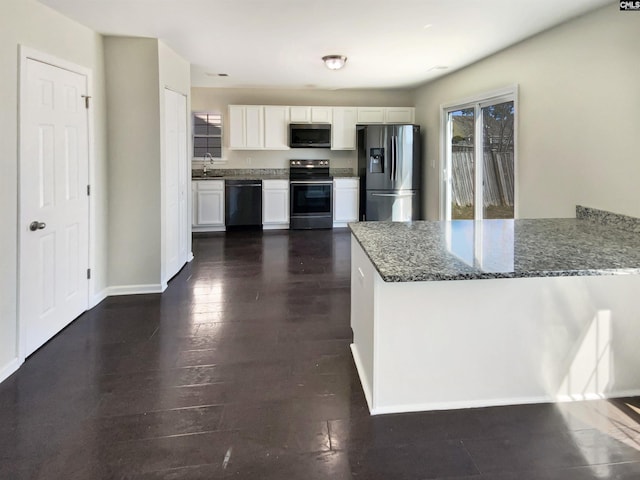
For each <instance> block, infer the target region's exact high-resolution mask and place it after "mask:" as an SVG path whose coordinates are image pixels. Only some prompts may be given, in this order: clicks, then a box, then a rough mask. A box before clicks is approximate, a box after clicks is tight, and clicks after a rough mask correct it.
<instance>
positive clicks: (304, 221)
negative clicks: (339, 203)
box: [289, 180, 333, 228]
mask: <svg viewBox="0 0 640 480" xmlns="http://www.w3.org/2000/svg"><path fill="white" fill-rule="evenodd" d="M332 190H333V182H332V181H326V180H291V182H290V189H289V192H290V211H289V212H290V225H291V228H332V226H333V209H332V203H333V202H332Z"/></svg>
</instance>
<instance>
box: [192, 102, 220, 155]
mask: <svg viewBox="0 0 640 480" xmlns="http://www.w3.org/2000/svg"><path fill="white" fill-rule="evenodd" d="M196 115H219V116H220V157H219V158H218V157H213V159H214V161H215V163H226V161H227V160H226V158H225V157H226V156H225V148H224V113H222V112H218V111H212V110H208V111H197V112H191V132H192V134H191V155H192V157H191V158H192V159H193V160H200V161H203V162H205V161H206V160H207V157H197V156H196V155H195V148H196V138H211V137H217V136H218V135H198V134H196V128H195V127H196Z"/></svg>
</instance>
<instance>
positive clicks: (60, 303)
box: [19, 59, 89, 356]
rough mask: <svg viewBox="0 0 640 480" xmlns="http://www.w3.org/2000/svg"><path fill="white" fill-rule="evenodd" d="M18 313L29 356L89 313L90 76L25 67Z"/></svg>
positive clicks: (32, 64)
mask: <svg viewBox="0 0 640 480" xmlns="http://www.w3.org/2000/svg"><path fill="white" fill-rule="evenodd" d="M22 74H24V75H26V81H25V82H24V83H23V85H24V86H25V89H26V92H25V94H24V95H23V96H22V100H21V117H22V119H21V130H20V148H21V156H20V158H21V160H20V212H19V218H20V260H19V261H20V265H19V276H20V278H19V290H20V300H19V315H20V322H21V332H22V335H23V336H24V343H23V346H24V349H25V356H26V355H30V354H31V353H33V352H34V351H35V350H36V349H38V348H39V347H40V346H41V345H42V344H44V343H45V342H46V341H47V340H49V339H50V338H51V337H52V336H54V335H55V334H56V333H58V332H59V331H60V330H61V329H62V328H64V327H65V326H66V325H67V324H69V323H70V322H71V321H72V320H74V319H75V318H76V317H77V316H78V315H80V314H81V313H82V312H84V311H85V310H87V308H88V293H89V288H88V279H87V268H88V264H89V199H88V192H87V185H88V171H89V165H88V163H89V161H88V155H89V147H88V123H87V122H88V115H87V109H86V107H85V101H84V98H83V95H86V94H87V77H86V76H85V75H81V74H78V73H74V72H71V71H69V70H65V69H62V68H58V67H55V66H52V65H48V64H46V63H42V62H39V61H36V60H32V59H28V60H27V61H26V67H25V71H24V72H22Z"/></svg>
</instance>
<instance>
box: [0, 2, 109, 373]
mask: <svg viewBox="0 0 640 480" xmlns="http://www.w3.org/2000/svg"><path fill="white" fill-rule="evenodd" d="M18 45H24V46H27V47H30V48H33V49H36V50H39V51H41V52H43V53H47V54H50V55H54V56H56V57H58V58H60V59H63V60H66V61H69V62H73V63H75V64H78V65H81V66H83V67H86V68H89V69H91V70H92V71H93V85H92V88H93V96H94V98H93V102H94V103H93V117H92V121H93V126H94V144H95V150H94V151H95V157H94V159H93V164H92V172H90V175H91V176H92V177H93V180H92V182H93V195H92V198H91V208H92V211H93V214H94V219H95V223H94V225H93V226H92V232H91V234H92V237H93V240H94V242H95V243H94V245H95V248H94V254H95V257H94V258H95V263H94V264H93V265H92V267H93V272H94V276H93V280H92V282H91V285H92V292H90V293H91V296H92V297H95V296H96V295H99V292H101V291H103V290H104V289H105V288H106V281H107V280H106V279H107V272H106V270H107V267H106V256H105V252H106V250H107V236H106V221H105V219H106V215H107V214H106V196H105V195H106V187H107V183H106V175H105V171H106V146H105V145H106V137H105V95H104V70H103V49H102V37H101V36H100V35H98V34H96V33H95V32H93V31H91V30H90V29H88V28H86V27H84V26H82V25H80V24H78V23H76V22H74V21H72V20H69V19H68V18H66V17H63V16H62V15H60V14H58V13H57V12H55V11H53V10H51V9H49V8H48V7H45V6H43V5H41V4H39V3H37V2H35V1H33V0H2V15H0V71H2V80H1V81H0V164H1V171H2V175H0V224H1V225H2V229H1V232H0V251H2V253H3V254H2V257H1V258H0V380H1V379H2V378H4V376H5V375H6V374H7V373H9V371H10V369H12V368H13V367H14V366H17V365H16V363H17V361H16V358H17V349H16V341H17V285H16V282H17V258H18V251H17V248H18V247H17V235H18V232H17V230H16V229H17V224H18V217H17V212H18V205H17V197H18V190H17V189H18V154H17V151H18V147H17V141H18V124H17V118H18V65H19V60H18V55H19V53H18Z"/></svg>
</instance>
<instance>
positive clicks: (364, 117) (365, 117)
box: [358, 107, 384, 124]
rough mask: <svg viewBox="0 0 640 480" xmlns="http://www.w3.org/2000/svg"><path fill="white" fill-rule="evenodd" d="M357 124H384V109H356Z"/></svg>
mask: <svg viewBox="0 0 640 480" xmlns="http://www.w3.org/2000/svg"><path fill="white" fill-rule="evenodd" d="M358 123H363V124H371V123H384V108H382V107H358Z"/></svg>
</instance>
